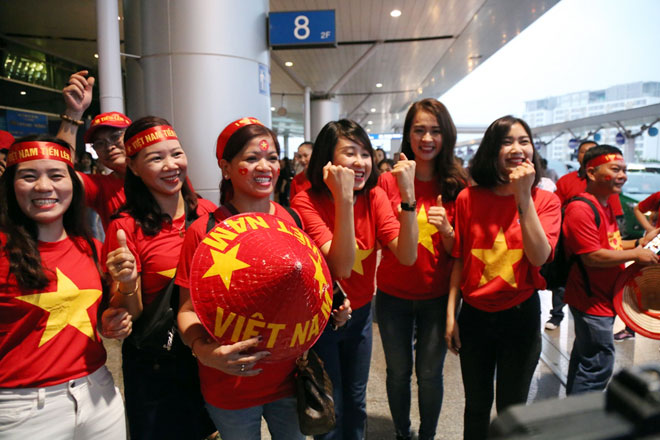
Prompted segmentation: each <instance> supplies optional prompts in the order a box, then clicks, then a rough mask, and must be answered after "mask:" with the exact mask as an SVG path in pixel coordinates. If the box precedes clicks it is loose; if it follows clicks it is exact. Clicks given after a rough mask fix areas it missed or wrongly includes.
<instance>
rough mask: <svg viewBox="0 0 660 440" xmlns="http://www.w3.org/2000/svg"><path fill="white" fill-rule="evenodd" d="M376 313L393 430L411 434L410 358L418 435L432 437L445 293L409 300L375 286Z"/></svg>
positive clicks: (444, 350) (437, 405)
mask: <svg viewBox="0 0 660 440" xmlns="http://www.w3.org/2000/svg"><path fill="white" fill-rule="evenodd" d="M376 316H377V317H378V327H379V329H380V338H381V341H382V343H383V350H384V352H385V361H386V363H387V381H386V384H387V400H388V402H389V405H390V412H391V414H392V420H393V422H394V429H395V430H396V434H397V435H398V436H401V437H404V438H406V437H410V435H411V432H410V401H411V393H410V383H411V376H412V368H413V362H415V360H416V362H415V374H416V375H417V385H418V388H419V402H418V405H419V415H420V419H421V423H420V428H419V439H420V440H429V439H433V438H434V437H435V430H436V427H437V425H438V417H439V416H440V409H441V407H442V395H443V383H442V368H443V366H444V362H445V355H446V354H447V344H446V342H445V338H444V334H445V321H446V318H447V296H446V295H445V296H443V297H441V298H434V299H428V300H409V299H401V298H397V297H395V296H391V295H388V294H387V293H385V292H383V291H381V290H378V296H377V297H376ZM413 351H414V353H415V357H416V359H414V358H413Z"/></svg>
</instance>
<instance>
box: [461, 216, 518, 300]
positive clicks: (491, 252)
mask: <svg viewBox="0 0 660 440" xmlns="http://www.w3.org/2000/svg"><path fill="white" fill-rule="evenodd" d="M472 255H474V256H475V257H476V258H478V259H479V260H481V261H482V262H483V263H484V264H485V266H484V270H483V272H482V274H481V279H480V280H479V287H481V286H483V285H484V284H486V283H488V282H490V281H492V280H494V279H495V278H496V277H498V276H499V277H500V278H502V279H503V280H504V281H505V282H506V283H508V284H509V285H510V286H511V287H514V288H517V287H518V283H516V274H515V272H514V270H513V265H514V264H516V263H517V262H518V261H520V260H521V259H522V257H523V250H522V249H509V247H508V245H507V244H506V237H504V231H503V230H502V228H500V230H499V232H498V233H497V236H496V237H495V241H494V242H493V247H492V248H490V249H472Z"/></svg>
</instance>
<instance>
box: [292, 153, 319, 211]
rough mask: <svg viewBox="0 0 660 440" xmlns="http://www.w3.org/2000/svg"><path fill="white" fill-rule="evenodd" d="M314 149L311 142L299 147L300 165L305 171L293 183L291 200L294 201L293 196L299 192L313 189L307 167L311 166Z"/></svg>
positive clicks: (296, 176) (297, 175)
mask: <svg viewBox="0 0 660 440" xmlns="http://www.w3.org/2000/svg"><path fill="white" fill-rule="evenodd" d="M312 147H314V144H313V143H311V142H303V143H302V144H300V146H299V147H298V155H297V157H298V163H299V164H300V165H302V167H303V169H302V171H301V172H299V173H298V174H296V175H295V177H294V178H293V181H291V192H290V195H289V200H293V196H295V195H296V194H298V193H299V192H301V191H305V190H306V189H308V188H311V187H312V184H311V183H309V179H308V178H307V165H309V158H310V157H312Z"/></svg>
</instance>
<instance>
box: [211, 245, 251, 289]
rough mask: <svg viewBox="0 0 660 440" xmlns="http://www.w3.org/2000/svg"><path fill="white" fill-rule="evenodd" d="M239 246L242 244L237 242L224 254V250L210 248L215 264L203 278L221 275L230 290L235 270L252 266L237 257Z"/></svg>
mask: <svg viewBox="0 0 660 440" xmlns="http://www.w3.org/2000/svg"><path fill="white" fill-rule="evenodd" d="M239 246H240V244H237V245H236V246H234V247H233V248H231V249H229V250H228V251H227V252H226V253H224V254H223V253H222V252H218V251H215V250H213V249H210V251H211V257H212V258H213V265H212V266H211V267H209V269H208V270H207V271H206V273H205V274H204V276H202V278H208V277H212V276H214V275H220V277H221V278H222V282H223V283H224V284H225V287H226V288H227V290H229V285H230V284H231V275H232V274H233V273H234V271H235V270H239V269H245V268H246V267H250V265H249V264H247V263H245V262H243V261H241V260H239V259H238V258H236V255H237V254H238V247H239Z"/></svg>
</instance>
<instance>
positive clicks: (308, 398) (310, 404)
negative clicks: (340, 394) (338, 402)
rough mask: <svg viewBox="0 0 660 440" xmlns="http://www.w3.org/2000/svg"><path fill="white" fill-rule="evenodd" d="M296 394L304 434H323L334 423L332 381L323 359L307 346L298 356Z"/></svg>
mask: <svg viewBox="0 0 660 440" xmlns="http://www.w3.org/2000/svg"><path fill="white" fill-rule="evenodd" d="M296 365H297V366H298V370H297V371H296V375H295V381H296V398H297V400H298V423H299V424H300V432H302V433H303V434H305V435H320V434H325V433H327V432H330V431H331V430H332V429H333V428H334V427H335V423H336V420H335V403H334V400H333V398H332V382H331V381H330V377H328V373H327V372H326V371H325V368H323V361H322V360H321V358H320V357H319V356H318V355H317V354H316V353H315V352H314V351H313V350H308V351H306V352H305V353H303V354H302V355H301V356H300V357H299V358H298V359H297V360H296Z"/></svg>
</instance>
